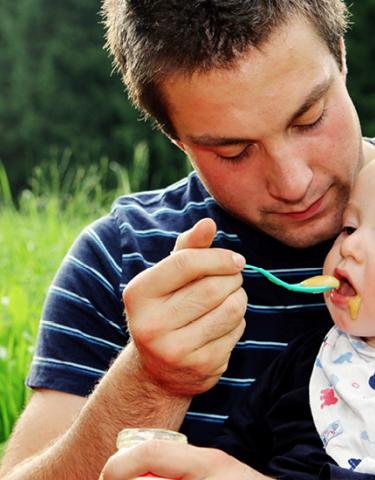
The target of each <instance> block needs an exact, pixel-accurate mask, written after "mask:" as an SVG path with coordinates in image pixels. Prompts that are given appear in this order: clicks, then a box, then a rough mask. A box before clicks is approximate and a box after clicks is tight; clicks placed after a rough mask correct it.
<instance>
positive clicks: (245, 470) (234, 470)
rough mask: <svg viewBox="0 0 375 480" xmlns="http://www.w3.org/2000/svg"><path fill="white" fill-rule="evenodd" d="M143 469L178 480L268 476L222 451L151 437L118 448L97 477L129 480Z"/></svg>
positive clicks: (262, 479) (261, 479)
mask: <svg viewBox="0 0 375 480" xmlns="http://www.w3.org/2000/svg"><path fill="white" fill-rule="evenodd" d="M146 472H153V473H154V474H156V475H159V476H161V477H165V478H175V479H178V480H198V479H199V480H228V479H236V480H267V479H269V477H266V476H264V475H262V474H261V473H258V472H256V471H255V470H253V469H252V468H250V467H248V466H247V465H245V464H244V463H241V462H240V461H239V460H237V459H235V458H234V457H231V456H230V455H227V454H226V453H224V452H222V451H221V450H216V449H213V448H200V447H193V446H192V445H185V444H178V443H173V442H167V441H162V440H158V441H156V440H151V441H147V442H145V443H142V444H141V445H137V446H135V447H132V448H130V449H128V450H125V449H123V450H120V451H118V452H117V453H116V454H115V455H113V456H112V457H111V458H110V459H109V460H108V462H107V463H106V465H105V466H104V469H103V471H102V474H101V476H100V480H130V479H134V478H136V477H139V476H141V475H142V474H144V473H146Z"/></svg>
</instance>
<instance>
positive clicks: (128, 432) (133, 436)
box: [116, 428, 187, 480]
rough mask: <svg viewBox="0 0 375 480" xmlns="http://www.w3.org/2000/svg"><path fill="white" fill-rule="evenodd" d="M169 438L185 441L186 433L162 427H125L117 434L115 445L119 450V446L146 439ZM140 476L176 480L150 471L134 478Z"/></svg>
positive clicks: (130, 444)
mask: <svg viewBox="0 0 375 480" xmlns="http://www.w3.org/2000/svg"><path fill="white" fill-rule="evenodd" d="M156 439H157V440H169V441H172V442H178V443H187V437H186V435H184V434H182V433H179V432H174V431H173V430H165V429H162V428H125V429H124V430H121V432H120V433H119V434H118V435H117V441H116V446H117V448H118V449H119V450H120V449H121V448H129V447H132V446H134V445H138V444H139V443H142V442H145V441H146V440H156ZM142 478H146V479H147V478H163V479H164V480H176V479H172V478H170V479H167V478H165V477H159V476H158V475H155V474H152V473H145V474H143V475H142V476H141V477H137V478H135V479H134V480H140V479H142Z"/></svg>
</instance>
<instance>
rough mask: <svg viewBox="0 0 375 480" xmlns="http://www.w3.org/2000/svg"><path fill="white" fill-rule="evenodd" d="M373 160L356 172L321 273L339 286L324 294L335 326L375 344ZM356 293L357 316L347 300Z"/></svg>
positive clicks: (374, 171) (354, 297) (374, 181)
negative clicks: (340, 222)
mask: <svg viewBox="0 0 375 480" xmlns="http://www.w3.org/2000/svg"><path fill="white" fill-rule="evenodd" d="M374 196H375V161H372V162H371V163H369V164H368V165H366V167H365V168H364V169H363V170H362V171H361V172H360V174H359V175H358V178H357V181H356V183H355V186H354V189H353V192H352V194H351V195H350V198H349V203H348V205H347V207H346V209H345V212H344V217H343V228H342V232H341V233H340V235H339V236H338V237H337V239H336V241H335V243H334V245H333V247H332V248H331V250H330V252H329V253H328V255H327V258H326V261H325V263H324V273H325V274H327V275H334V276H336V277H337V278H338V279H339V280H340V287H339V288H338V289H336V290H332V291H330V292H327V293H325V294H324V296H325V300H326V302H327V307H328V309H329V311H330V313H331V316H332V319H333V320H334V322H335V323H336V325H337V326H338V327H339V328H340V329H341V330H343V331H346V332H348V333H350V334H352V335H356V336H365V337H370V338H369V339H368V340H369V342H370V343H371V344H372V345H373V346H375V300H374V283H375V257H374V245H375V207H374ZM357 296H359V299H360V301H359V309H358V313H357V315H352V314H351V311H350V302H352V301H353V300H355V299H356V297H357Z"/></svg>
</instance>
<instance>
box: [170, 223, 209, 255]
mask: <svg viewBox="0 0 375 480" xmlns="http://www.w3.org/2000/svg"><path fill="white" fill-rule="evenodd" d="M215 235H216V224H215V222H214V221H213V220H212V219H211V218H203V219H202V220H199V222H198V223H196V224H195V225H194V226H193V227H192V228H191V229H190V230H186V232H183V233H180V235H179V236H178V237H177V240H176V243H175V246H174V249H173V251H174V252H177V251H178V250H183V249H184V248H209V247H210V246H211V243H212V242H213V239H214V237H215Z"/></svg>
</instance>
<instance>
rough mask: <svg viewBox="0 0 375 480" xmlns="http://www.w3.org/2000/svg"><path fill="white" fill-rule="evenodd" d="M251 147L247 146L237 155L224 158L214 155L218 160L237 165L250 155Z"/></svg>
mask: <svg viewBox="0 0 375 480" xmlns="http://www.w3.org/2000/svg"><path fill="white" fill-rule="evenodd" d="M251 147H252V145H248V146H247V147H246V148H244V149H243V150H242V152H240V153H239V154H238V155H233V156H226V155H220V154H219V153H215V155H216V156H217V157H219V158H220V160H223V161H226V162H232V163H239V162H240V161H241V160H244V159H245V158H247V157H248V156H249V155H250V150H251Z"/></svg>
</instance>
